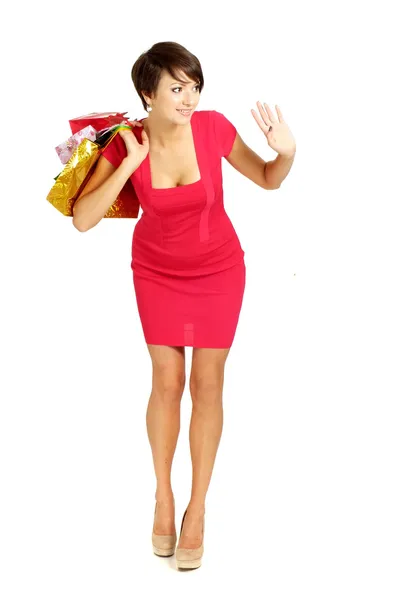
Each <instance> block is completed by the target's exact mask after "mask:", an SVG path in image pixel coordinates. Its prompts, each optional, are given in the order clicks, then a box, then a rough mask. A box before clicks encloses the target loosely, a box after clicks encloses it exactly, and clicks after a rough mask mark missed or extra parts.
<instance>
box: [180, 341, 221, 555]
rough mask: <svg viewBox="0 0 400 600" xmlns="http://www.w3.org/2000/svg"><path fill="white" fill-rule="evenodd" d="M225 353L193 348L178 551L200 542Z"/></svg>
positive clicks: (215, 442)
mask: <svg viewBox="0 0 400 600" xmlns="http://www.w3.org/2000/svg"><path fill="white" fill-rule="evenodd" d="M229 350H230V349H229V348H228V349H214V348H194V349H193V360H192V369H191V374H190V393H191V397H192V402H193V409H192V418H191V422H190V431H189V439H190V453H191V458H192V470H193V480H192V493H191V498H190V502H189V505H188V508H187V514H186V518H185V522H184V526H183V530H182V536H181V539H180V541H179V544H178V547H180V548H197V547H198V546H200V544H201V542H202V524H203V516H204V513H205V501H206V494H207V490H208V487H209V484H210V480H211V475H212V471H213V467H214V462H215V458H216V454H217V450H218V446H219V442H220V439H221V434H222V427H223V406H222V394H223V383H224V369H225V361H226V359H227V357H228V354H229Z"/></svg>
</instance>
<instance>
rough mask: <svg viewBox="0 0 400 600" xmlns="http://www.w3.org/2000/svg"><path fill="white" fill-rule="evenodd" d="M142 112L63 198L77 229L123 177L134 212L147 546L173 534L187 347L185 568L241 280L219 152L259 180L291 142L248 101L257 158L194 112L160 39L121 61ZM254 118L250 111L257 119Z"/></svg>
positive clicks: (226, 124) (196, 76) (288, 161)
mask: <svg viewBox="0 0 400 600" xmlns="http://www.w3.org/2000/svg"><path fill="white" fill-rule="evenodd" d="M132 79H133V83H134V86H135V89H136V91H137V93H138V95H139V97H140V99H141V101H142V104H143V106H144V109H145V110H146V111H147V112H149V111H150V110H151V112H150V114H149V116H148V117H147V118H145V119H142V120H141V121H135V122H133V123H132V125H133V126H134V127H133V129H132V130H121V131H120V132H119V136H118V135H117V136H116V137H115V138H114V140H113V141H112V142H111V143H110V144H109V146H108V147H107V149H106V150H105V152H104V153H103V155H102V156H101V157H100V159H99V161H98V163H97V165H96V170H95V172H94V174H93V176H92V177H91V179H90V181H89V182H88V184H87V186H86V187H85V189H84V190H83V191H82V193H81V195H80V198H79V201H77V202H76V203H75V206H74V217H73V222H74V225H75V227H77V229H79V230H80V231H87V230H88V229H90V228H91V227H94V226H95V225H96V224H97V223H98V222H99V221H100V220H101V219H102V218H103V216H104V214H105V213H106V212H107V210H108V208H109V207H110V206H111V205H112V204H113V202H114V200H115V198H116V197H117V195H118V194H119V192H120V191H121V189H122V187H123V186H124V185H125V183H126V181H127V179H128V178H131V181H132V183H133V185H134V188H135V192H136V194H137V196H138V198H139V201H140V204H141V207H142V209H143V214H142V215H141V218H140V219H139V221H138V223H137V224H136V227H135V230H134V234H133V241H132V265H131V266H132V271H133V281H134V288H135V295H136V301H137V306H138V311H139V315H140V319H141V323H142V327H143V333H144V337H145V340H146V344H147V347H148V351H149V353H150V357H151V361H152V367H153V377H152V392H151V396H150V399H149V404H148V409H147V416H146V423H147V431H148V437H149V441H150V445H151V450H152V455H153V462H154V469H155V475H156V481H157V487H156V494H155V499H156V506H155V515H154V524H153V532H152V542H153V550H154V552H155V553H156V554H158V555H160V556H170V555H172V554H173V553H174V551H175V545H176V541H177V537H176V529H175V509H174V496H173V492H172V488H171V467H172V459H173V456H174V452H175V448H176V443H177V439H178V433H179V429H180V401H181V397H182V394H183V391H184V386H185V346H191V347H192V348H193V356H192V366H191V374H190V382H189V387H190V394H191V398H192V403H193V410H192V417H191V423H190V432H189V438H190V452H191V459H192V466H193V480H192V490H191V497H190V501H189V503H188V505H187V508H186V510H185V513H184V515H183V518H182V524H181V529H180V537H179V541H178V545H177V548H176V560H177V566H178V567H179V568H197V567H199V566H200V565H201V558H202V555H203V537H204V536H203V534H204V515H205V500H206V493H207V490H208V487H209V483H210V479H211V474H212V470H213V465H214V461H215V457H216V453H217V449H218V445H219V441H220V437H221V432H222V424H223V408H222V393H223V382H224V368H225V362H226V359H227V356H228V353H229V350H230V348H231V346H232V343H233V339H234V336H235V332H236V328H237V323H238V319H239V313H240V310H241V306H242V300H243V294H244V288H245V271H246V267H245V263H244V251H243V250H242V248H241V245H240V242H239V239H238V237H237V235H236V232H235V230H234V228H233V226H232V223H231V221H230V219H229V217H228V215H227V214H226V212H225V209H224V204H223V189H222V174H221V158H222V157H225V158H226V159H227V160H228V162H229V163H230V164H231V165H232V166H233V167H234V168H236V169H237V170H238V171H239V172H240V173H242V174H243V175H245V176H246V177H248V178H249V179H251V180H252V181H253V182H254V183H256V184H257V185H259V186H261V187H262V188H263V189H265V190H275V189H277V188H279V186H280V184H281V182H282V181H283V179H284V178H285V177H286V176H287V174H288V173H289V170H290V168H291V165H292V163H293V159H294V154H295V141H294V139H293V136H292V134H291V133H290V131H289V128H288V127H287V125H286V123H285V122H284V120H283V117H282V114H281V112H280V110H279V108H278V107H276V108H277V114H278V120H277V119H275V117H274V115H273V113H272V111H271V110H270V109H269V107H268V106H266V105H265V110H264V108H263V107H262V105H261V103H258V109H259V112H260V116H259V115H258V114H257V113H256V111H254V110H253V111H252V114H253V116H254V118H255V120H256V122H257V123H258V125H259V126H260V128H261V131H262V132H263V133H264V134H265V136H266V138H267V142H268V144H269V146H270V147H271V148H273V149H274V150H276V151H277V152H278V156H277V158H276V159H275V160H274V161H270V162H267V163H266V162H265V161H264V160H263V159H262V158H260V157H259V156H258V155H257V154H255V153H254V152H253V151H252V150H251V149H250V148H249V147H248V146H246V144H245V143H244V142H243V140H242V139H241V137H240V136H239V134H238V133H237V131H236V129H235V127H234V126H233V125H232V123H230V121H228V119H226V117H224V115H222V114H221V113H219V112H217V111H196V108H197V106H198V104H199V101H200V93H201V91H202V89H203V86H204V79H203V73H202V69H201V66H200V63H199V61H198V59H197V58H196V56H194V55H193V54H191V53H190V52H189V51H188V50H186V49H185V48H184V47H183V46H181V45H179V44H176V43H173V42H164V43H158V44H155V45H154V46H153V47H152V48H151V49H150V50H148V51H147V52H145V53H143V54H142V55H141V56H140V57H139V58H138V59H137V61H136V62H135V64H134V65H133V68H132ZM260 117H261V118H260Z"/></svg>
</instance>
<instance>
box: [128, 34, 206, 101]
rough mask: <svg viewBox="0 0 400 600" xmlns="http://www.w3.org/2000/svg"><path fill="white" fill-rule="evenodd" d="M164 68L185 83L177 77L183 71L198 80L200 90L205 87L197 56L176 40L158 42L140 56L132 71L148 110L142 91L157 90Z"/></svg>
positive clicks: (152, 91)
mask: <svg viewBox="0 0 400 600" xmlns="http://www.w3.org/2000/svg"><path fill="white" fill-rule="evenodd" d="M164 70H165V71H168V73H169V74H170V75H171V77H174V78H175V79H176V80H177V81H181V82H182V83H184V82H183V81H182V80H181V79H179V78H178V77H177V74H178V71H183V73H185V75H186V76H187V77H188V78H189V79H192V80H193V81H196V83H197V84H198V85H199V92H201V90H202V89H203V87H204V77H203V71H202V68H201V65H200V61H199V59H198V58H197V56H195V55H194V54H192V53H191V52H189V50H187V49H186V48H185V47H184V46H181V44H177V43H176V42H158V43H157V44H154V45H153V46H152V47H151V48H150V50H147V52H143V54H141V55H140V56H139V58H138V59H137V60H136V62H135V64H134V65H133V67H132V71H131V77H132V81H133V85H134V86H135V89H136V91H137V93H138V94H139V96H140V99H141V101H142V104H143V107H144V109H145V111H147V112H148V105H147V102H146V100H145V99H144V97H143V94H142V92H144V93H145V94H146V95H147V96H151V95H152V94H153V93H154V92H156V90H157V87H158V84H159V81H160V78H161V74H162V71H164Z"/></svg>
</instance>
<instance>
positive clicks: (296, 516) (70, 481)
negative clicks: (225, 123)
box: [0, 0, 400, 600]
mask: <svg viewBox="0 0 400 600" xmlns="http://www.w3.org/2000/svg"><path fill="white" fill-rule="evenodd" d="M394 4H395V3H390V2H385V1H383V2H380V3H379V4H378V3H371V2H354V1H347V2H341V1H336V2H334V3H330V4H329V3H317V2H307V1H303V2H297V3H295V2H287V1H286V2H282V1H281V2H274V3H268V2H253V3H238V4H236V7H234V3H232V2H219V3H215V2H214V3H210V5H207V4H202V3H196V4H192V3H190V2H184V3H182V2H181V3H179V2H178V3H173V2H167V3H158V2H154V1H152V2H149V3H133V2H126V3H124V2H119V1H118V0H116V1H115V2H113V3H104V4H101V3H99V2H88V1H84V2H75V1H73V2H68V3H54V4H53V5H50V4H49V5H47V4H45V3H43V2H33V3H30V4H28V3H25V4H24V3H20V4H18V5H17V4H15V3H14V4H12V5H10V7H8V8H7V13H4V14H3V19H2V20H3V30H4V31H3V33H4V36H3V38H2V42H1V45H2V50H1V54H2V84H3V85H2V87H3V92H2V116H4V120H3V127H2V133H3V136H2V142H3V144H2V149H1V153H2V158H1V165H2V177H1V181H2V187H1V191H2V193H1V196H2V198H1V203H2V219H1V257H2V267H1V272H2V283H3V285H2V311H1V316H2V326H1V345H2V356H3V359H2V367H3V369H2V370H3V374H2V377H1V386H2V390H1V415H0V417H1V422H0V452H1V455H0V461H1V462H0V481H1V487H2V492H1V497H0V503H1V507H0V508H1V510H0V527H1V530H0V552H1V556H0V562H1V571H2V575H1V578H0V595H1V597H2V599H3V600H16V599H18V600H22V599H24V600H26V599H31V598H36V597H37V598H40V599H41V600H47V599H51V600H54V599H57V600H64V599H66V600H72V599H74V600H81V599H82V600H89V599H91V598H93V599H95V600H102V599H107V600H110V599H111V598H118V599H119V600H124V599H128V598H153V597H154V598H156V597H157V595H158V597H162V598H174V599H180V598H185V599H186V598H196V599H197V598H199V599H200V598H204V597H205V596H206V594H207V595H208V596H210V597H212V598H217V597H219V596H221V595H224V597H227V598H228V597H231V596H232V594H238V596H239V597H243V595H244V594H246V595H247V596H248V597H251V598H271V599H273V600H286V599H290V600H295V599H298V598H307V600H314V599H315V600H321V599H323V600H330V599H334V600H337V599H338V598H341V599H342V600H344V599H346V600H347V599H349V600H355V599H361V598H362V599H363V600H365V599H367V598H368V599H369V598H370V599H381V598H385V600H392V599H393V600H394V599H396V600H398V598H399V594H400V582H399V560H400V550H399V536H400V521H399V510H398V507H399V505H400V493H399V454H400V452H399V451H400V448H399V445H400V444H399V424H400V423H399V399H400V394H399V391H400V389H399V388H400V385H399V360H400V349H399V334H400V320H399V303H400V291H399V290H400V287H399V256H400V254H399V250H400V248H399V234H398V232H399V210H398V202H399V184H398V178H397V175H398V172H399V133H400V131H399V120H398V108H399V101H400V98H399V94H398V92H397V91H396V79H397V80H398V64H397V62H396V60H397V59H396V54H397V56H398V54H399V44H398V26H397V23H396V20H395V18H394ZM159 41H176V42H179V43H181V44H183V45H184V46H185V47H186V48H188V49H189V50H190V51H191V52H193V53H194V54H195V55H196V56H197V57H198V58H199V59H200V61H201V64H202V67H203V71H204V76H205V88H204V91H203V93H202V96H201V101H200V104H199V106H198V110H218V111H220V112H222V113H223V114H224V115H225V116H226V117H227V118H228V119H230V120H231V121H232V123H233V124H234V125H235V126H236V128H237V130H238V132H239V133H240V135H241V136H242V137H243V139H244V140H245V142H246V143H247V144H248V145H249V146H250V147H251V148H253V150H255V151H256V152H257V153H258V154H259V155H260V156H262V157H263V158H264V159H265V160H272V159H273V158H275V156H276V154H275V152H273V151H272V150H271V149H270V148H269V146H268V144H267V141H266V139H265V137H264V136H263V134H262V132H261V130H260V129H259V127H258V125H257V123H256V122H255V120H254V118H253V116H252V114H251V112H250V111H251V108H256V102H257V100H260V101H261V102H266V103H268V104H269V105H270V107H272V108H273V109H274V110H275V108H274V107H275V104H278V105H279V106H280V108H281V110H282V112H283V115H284V117H285V119H286V121H287V123H288V124H289V127H290V128H291V130H292V132H293V134H294V136H295V138H296V142H297V155H296V159H295V162H294V165H293V168H292V171H291V172H290V174H289V176H288V178H287V179H286V180H285V181H284V183H283V184H282V187H281V188H280V189H279V190H277V191H265V190H262V189H261V188H259V187H257V186H256V185H255V184H254V183H252V182H251V181H250V180H248V179H246V178H244V177H243V176H242V175H240V174H239V173H238V172H237V171H235V170H234V169H233V168H232V167H231V166H230V165H229V164H228V163H227V162H226V161H223V174H224V193H225V206H226V210H227V212H228V214H229V216H230V218H231V220H232V222H233V224H234V227H235V229H236V231H237V233H238V235H239V238H240V241H241V244H242V247H243V249H244V250H245V262H246V265H247V285H246V291H245V297H244V302H243V308H242V313H241V316H240V321H239V326H238V329H237V333H236V338H235V341H234V345H233V347H232V349H231V352H230V355H229V357H228V360H227V364H226V372H225V388H224V411H225V412H224V430H223V433H222V439H221V443H220V447H219V451H218V454H217V459H216V463H215V467H214V472H213V477H212V480H211V484H210V488H209V492H208V496H207V503H206V525H205V526H206V529H205V538H204V546H205V553H204V558H203V565H202V567H201V568H200V569H198V570H196V571H191V572H188V573H184V572H180V571H177V570H176V568H175V560H174V558H166V559H162V558H158V557H156V556H154V555H153V553H152V548H151V529H152V525H153V515H154V492H155V477H154V471H153V464H152V458H151V450H150V445H149V442H148V439H147V433H146V427H145V412H146V408H147V402H148V398H149V395H150V391H151V361H150V356H149V354H148V351H147V348H146V345H145V341H144V337H143V333H142V328H141V324H140V320H139V316H138V312H137V308H136V303H135V298H134V290H133V282H132V273H131V270H130V261H131V256H130V252H131V239H132V233H133V229H134V226H135V223H136V221H135V220H132V219H130V220H118V219H104V220H103V221H101V222H100V223H99V224H98V226H96V227H95V228H94V229H92V230H90V231H89V232H87V233H84V234H83V233H79V232H78V231H77V230H76V229H74V227H73V226H72V223H71V219H70V218H67V217H64V216H63V215H61V213H59V212H58V211H57V210H56V209H55V208H54V207H53V206H51V204H50V203H49V202H48V201H47V200H46V196H47V194H48V192H49V190H50V188H51V186H52V182H53V178H54V177H55V176H56V175H57V174H58V173H59V172H60V170H61V168H62V165H61V163H60V161H59V159H58V156H57V155H56V152H55V150H54V148H55V146H56V145H57V144H59V143H60V142H62V141H63V140H65V139H66V138H67V137H69V135H70V130H69V125H68V119H70V118H72V117H76V116H78V115H82V114H85V113H88V112H93V111H96V112H97V111H107V110H119V111H128V115H129V117H131V118H141V117H144V116H145V112H144V110H143V107H142V105H141V102H140V100H139V97H138V96H137V94H136V91H135V89H134V87H133V84H132V81H131V78H130V71H131V67H132V65H133V63H134V62H135V60H136V59H137V57H138V56H139V55H140V54H141V53H142V52H144V51H145V50H147V49H148V48H150V46H151V45H152V44H154V43H156V42H159ZM397 83H398V82H397ZM4 84H5V85H4ZM5 141H7V144H5ZM191 352H192V350H191V348H187V349H186V357H187V374H189V369H190V362H191ZM190 411H191V401H190V395H189V390H188V388H187V389H186V390H185V394H184V397H183V401H182V419H181V433H180V437H179V441H178V447H177V450H176V454H175V459H174V464H173V475H172V478H173V479H172V481H173V489H174V494H175V499H176V509H177V512H176V526H177V529H178V532H179V527H180V522H181V517H182V514H183V511H184V509H185V507H186V505H187V502H188V500H189V497H190V485H191V463H190V454H189V440H188V426H189V420H190ZM161 594H162V596H161Z"/></svg>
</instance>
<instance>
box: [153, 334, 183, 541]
mask: <svg viewBox="0 0 400 600" xmlns="http://www.w3.org/2000/svg"><path fill="white" fill-rule="evenodd" d="M147 346H148V349H149V353H150V356H151V360H152V364H153V380H152V391H151V395H150V399H149V403H148V407H147V413H146V425H147V433H148V437H149V442H150V445H151V451H152V455H153V463H154V470H155V475H156V480H157V489H156V494H155V498H156V501H157V510H156V515H155V520H154V528H153V531H154V533H156V534H158V535H169V534H172V533H174V531H175V505H174V495H173V492H172V487H171V468H172V460H173V457H174V453H175V449H176V444H177V440H178V435H179V430H180V406H181V398H182V394H183V391H184V388H185V348H184V347H182V346H179V347H178V346H158V345H152V344H148V345H147Z"/></svg>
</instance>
